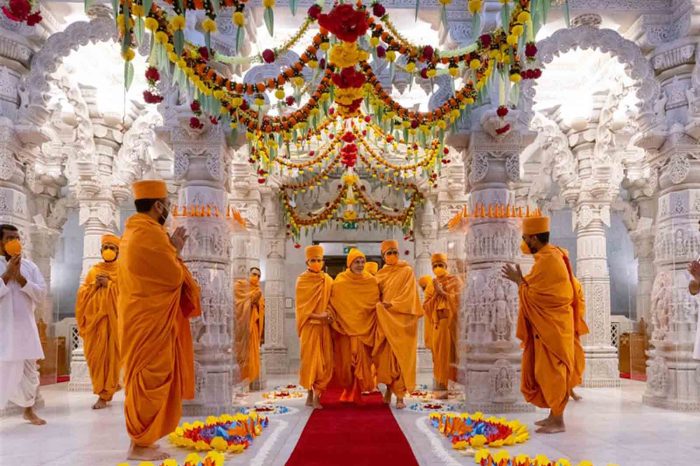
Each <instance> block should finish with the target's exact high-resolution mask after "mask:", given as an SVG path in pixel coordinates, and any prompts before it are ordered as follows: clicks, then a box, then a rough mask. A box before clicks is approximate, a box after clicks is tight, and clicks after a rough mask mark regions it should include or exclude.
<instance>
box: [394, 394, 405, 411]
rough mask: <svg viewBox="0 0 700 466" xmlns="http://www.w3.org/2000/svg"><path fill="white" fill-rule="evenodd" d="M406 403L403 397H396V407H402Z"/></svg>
mask: <svg viewBox="0 0 700 466" xmlns="http://www.w3.org/2000/svg"><path fill="white" fill-rule="evenodd" d="M405 407H406V404H405V403H404V402H403V398H398V397H397V398H396V409H404V408H405Z"/></svg>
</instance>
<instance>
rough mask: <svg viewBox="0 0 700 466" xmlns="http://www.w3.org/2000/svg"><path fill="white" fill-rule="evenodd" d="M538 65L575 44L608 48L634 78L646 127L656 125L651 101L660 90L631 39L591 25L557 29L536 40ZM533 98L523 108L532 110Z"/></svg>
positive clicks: (649, 66)
mask: <svg viewBox="0 0 700 466" xmlns="http://www.w3.org/2000/svg"><path fill="white" fill-rule="evenodd" d="M537 48H538V50H539V52H538V61H539V66H544V65H546V64H547V63H550V62H551V61H552V60H553V59H554V57H555V56H556V55H558V54H559V53H562V52H566V51H568V50H572V49H575V48H582V49H584V50H585V49H591V48H594V49H598V50H600V51H601V52H603V53H606V52H610V54H611V55H612V56H614V57H615V58H617V59H618V61H619V62H620V63H622V64H623V65H624V66H625V71H626V73H627V74H628V75H629V76H630V77H631V78H632V79H634V80H635V81H636V82H637V86H638V87H637V89H636V96H637V98H638V99H639V108H640V111H641V114H642V118H643V119H644V120H645V121H644V122H643V123H644V125H643V126H645V127H649V128H651V127H654V126H658V125H659V124H660V123H661V121H660V119H659V118H657V117H655V116H654V108H653V105H654V102H656V100H657V99H658V98H659V95H660V94H661V87H660V85H659V82H658V80H657V79H656V77H655V73H654V69H653V68H652V66H651V63H649V61H648V60H647V59H646V57H645V56H644V54H643V53H642V51H641V49H640V48H639V46H638V45H637V44H635V43H634V42H632V41H630V40H627V39H625V38H624V37H622V36H621V35H620V34H618V33H617V32H615V31H613V30H611V29H598V28H594V27H591V26H579V27H576V28H570V29H559V30H557V31H556V32H554V33H553V34H552V35H551V36H549V37H548V38H546V39H544V40H542V41H540V42H539V43H538V44H537ZM532 103H533V100H532V99H530V98H527V99H525V101H524V106H523V110H524V111H525V112H528V111H531V109H532Z"/></svg>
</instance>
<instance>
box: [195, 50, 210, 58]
mask: <svg viewBox="0 0 700 466" xmlns="http://www.w3.org/2000/svg"><path fill="white" fill-rule="evenodd" d="M197 51H198V52H199V55H200V56H201V57H202V59H203V60H209V49H208V48H206V47H200V48H199V49H197Z"/></svg>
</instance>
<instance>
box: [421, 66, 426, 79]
mask: <svg viewBox="0 0 700 466" xmlns="http://www.w3.org/2000/svg"><path fill="white" fill-rule="evenodd" d="M420 77H421V78H423V79H428V68H423V69H422V70H420Z"/></svg>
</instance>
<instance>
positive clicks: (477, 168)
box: [460, 131, 534, 413]
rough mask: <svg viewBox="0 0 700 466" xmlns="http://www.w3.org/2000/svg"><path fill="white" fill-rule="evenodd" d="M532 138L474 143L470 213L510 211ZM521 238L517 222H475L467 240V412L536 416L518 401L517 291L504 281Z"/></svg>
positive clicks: (477, 135) (480, 136)
mask: <svg viewBox="0 0 700 466" xmlns="http://www.w3.org/2000/svg"><path fill="white" fill-rule="evenodd" d="M533 136H534V135H532V134H530V133H529V132H523V133H520V132H515V131H514V132H512V133H510V134H508V135H507V136H506V137H504V138H501V139H499V140H496V139H494V138H493V137H492V136H491V135H490V134H487V133H485V132H481V131H478V132H474V133H472V135H471V138H470V143H469V148H468V152H467V157H466V166H467V174H468V181H469V189H470V193H471V194H470V212H473V211H474V208H475V206H476V205H477V204H483V205H486V206H488V205H489V204H509V203H510V204H512V203H513V202H514V199H515V196H514V193H513V191H512V190H511V189H510V186H509V185H510V183H511V182H515V181H517V180H518V179H519V169H520V167H519V154H520V151H521V150H522V149H523V148H524V147H525V146H526V145H527V144H529V142H531V140H532V139H534V137H533ZM519 244H520V230H519V226H518V224H517V221H516V220H515V219H503V218H481V219H478V218H477V219H472V220H471V221H470V228H469V230H468V232H467V237H466V263H467V282H466V290H465V303H464V310H463V313H462V330H461V331H460V335H462V338H466V341H463V342H461V345H460V346H461V347H464V348H466V353H465V354H460V364H461V365H462V374H463V375H462V378H461V380H460V382H461V383H463V384H464V386H465V392H466V409H467V410H468V411H472V410H482V411H485V412H500V413H503V412H514V411H527V410H531V409H533V408H532V406H531V405H529V404H528V403H526V402H525V400H524V399H523V396H522V394H521V393H520V360H521V350H520V342H519V341H518V340H517V339H516V338H515V328H516V322H517V315H518V291H517V287H516V286H515V285H514V284H513V283H511V282H510V281H508V280H505V279H503V278H501V267H502V266H503V264H505V263H511V264H513V263H516V262H518V261H519V258H520V254H519V249H518V246H519Z"/></svg>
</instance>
